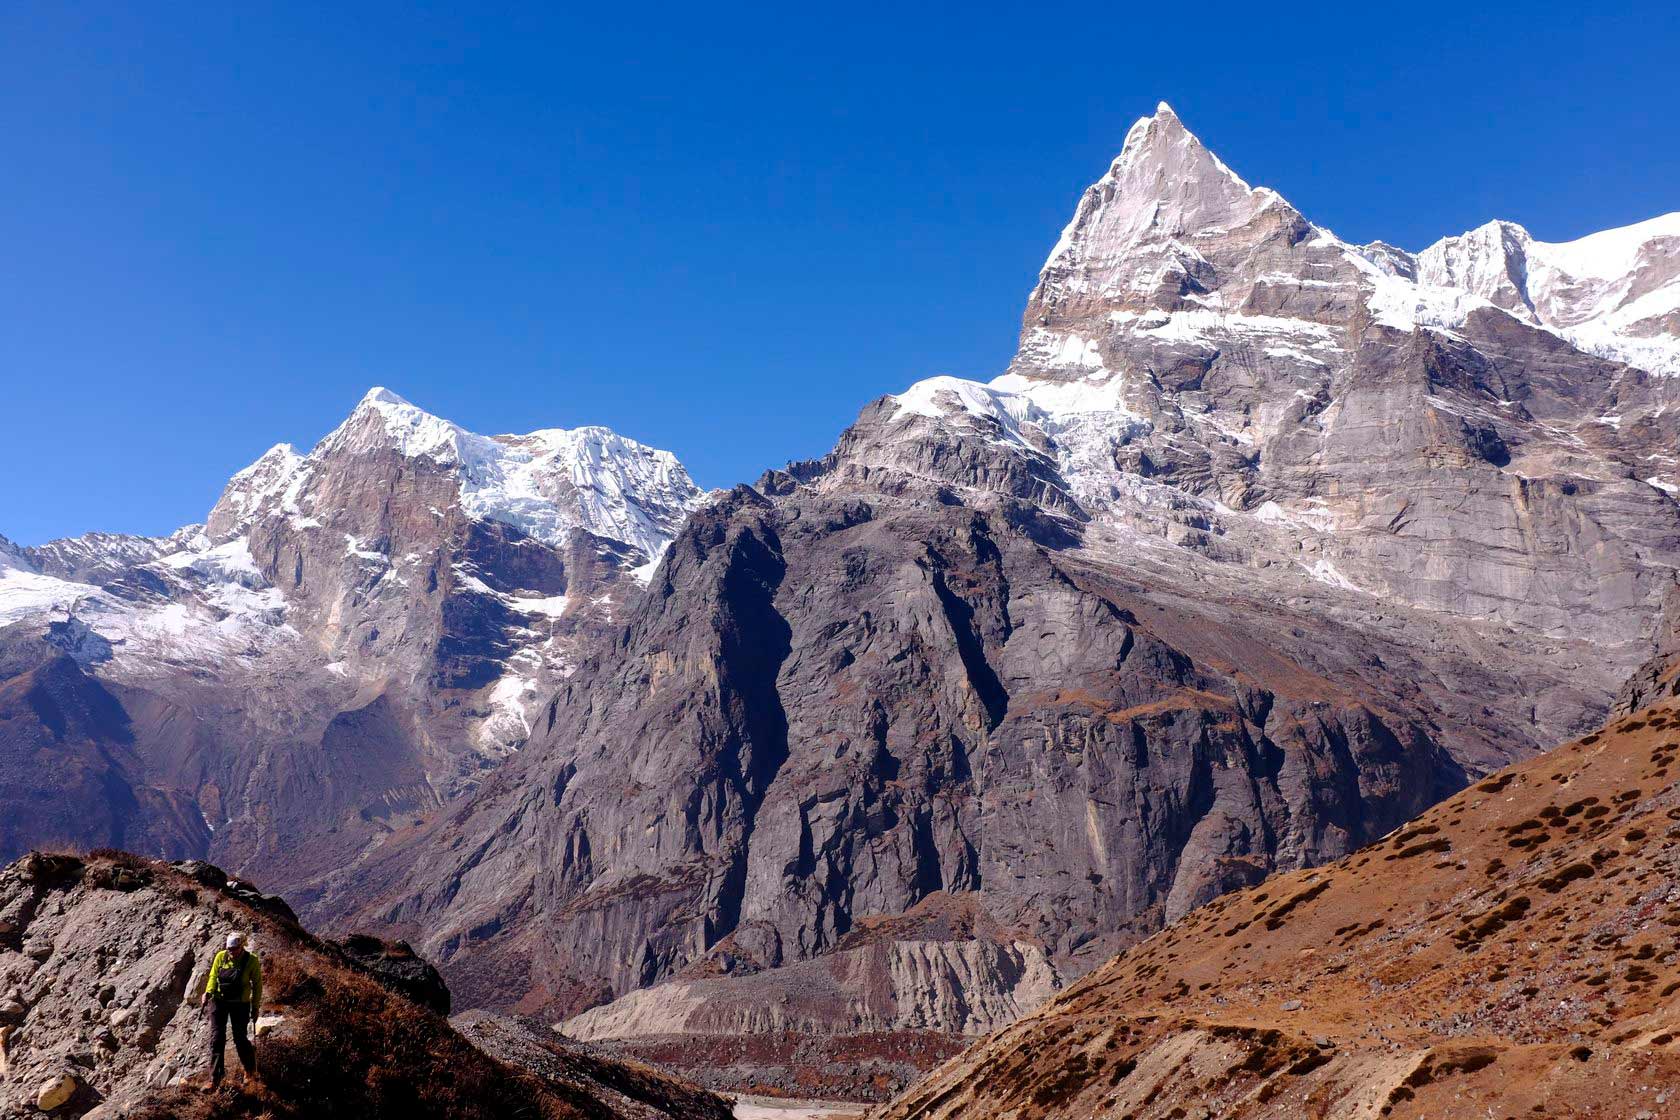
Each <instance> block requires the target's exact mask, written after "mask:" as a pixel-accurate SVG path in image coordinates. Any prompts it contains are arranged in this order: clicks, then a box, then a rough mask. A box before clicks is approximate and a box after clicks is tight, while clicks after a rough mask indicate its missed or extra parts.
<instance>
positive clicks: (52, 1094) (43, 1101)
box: [35, 1073, 76, 1112]
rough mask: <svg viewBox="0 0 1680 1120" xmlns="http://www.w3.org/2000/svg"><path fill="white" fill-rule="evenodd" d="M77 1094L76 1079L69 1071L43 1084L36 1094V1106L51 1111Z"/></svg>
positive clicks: (44, 1110)
mask: <svg viewBox="0 0 1680 1120" xmlns="http://www.w3.org/2000/svg"><path fill="white" fill-rule="evenodd" d="M75 1095H76V1079H75V1078H74V1077H71V1076H70V1075H69V1074H68V1073H61V1074H59V1075H58V1076H57V1077H55V1078H53V1079H52V1080H50V1081H48V1082H47V1083H46V1084H45V1085H42V1086H41V1091H40V1092H38V1093H36V1094H35V1107H36V1108H38V1109H40V1110H41V1111H42V1112H51V1111H52V1110H53V1109H55V1108H57V1107H58V1106H59V1105H61V1104H63V1103H65V1102H66V1101H68V1100H69V1099H70V1098H71V1097H73V1096H75Z"/></svg>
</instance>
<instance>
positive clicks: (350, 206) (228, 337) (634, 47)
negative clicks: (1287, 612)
mask: <svg viewBox="0 0 1680 1120" xmlns="http://www.w3.org/2000/svg"><path fill="white" fill-rule="evenodd" d="M492 7H494V8H495V11H494V12H492V11H490V10H489V9H491V8H492ZM1369 7H1370V6H1367V5H1350V4H1345V3H1339V4H1334V5H1323V6H1318V5H1299V4H1298V5H1293V6H1285V5H1281V4H1274V5H1255V4H1251V3H1244V4H1233V5H1221V4H1217V3H1200V4H1170V5H1152V6H1149V7H1148V8H1147V9H1146V10H1140V9H1139V8H1137V7H1134V6H1131V5H1119V4H1111V5H1102V4H1091V3H1088V2H1085V3H1078V4H1056V3H1040V4H1037V5H1032V6H1023V5H1018V4H1011V5H987V4H984V3H970V4H964V5H945V6H940V5H907V4H894V5H883V6H873V5H864V4H850V5H774V6H762V7H754V6H708V5H684V6H672V7H662V6H660V5H658V4H636V5H626V4H618V5H576V6H564V7H562V6H555V5H533V6H530V7H521V6H517V5H495V6H491V5H453V6H447V7H446V6H439V7H436V8H431V7H429V6H427V5H402V6H389V7H387V6H383V5H379V4H375V3H366V4H357V5H332V6H319V7H316V6H313V5H308V4H303V3H289V4H285V5H275V6H268V5H262V4H256V3H250V4H238V5H229V4H218V5H191V4H172V5H167V6H165V5H142V4H120V5H104V4H96V3H89V4H78V5H68V4H60V3H33V2H29V0H23V2H16V0H14V2H12V3H8V4H6V5H4V6H0V480H3V481H0V533H3V534H5V535H7V536H10V537H12V538H13V539H15V540H19V541H21V542H24V543H35V542H39V541H42V540H45V539H47V538H49V537H53V536H59V535H66V534H72V533H78V532H83V531H86V530H89V529H96V528H99V529H111V530H122V531H130V532H153V533H155V532H163V531H167V530H169V529H171V528H173V527H175V526H177V525H179V524H182V523H184V522H189V521H193V520H197V519H199V518H201V517H202V516H203V514H204V512H205V511H206V510H207V509H208V507H209V506H210V504H211V503H212V502H213V501H214V500H215V497H216V495H217V493H218V492H219V490H220V488H221V485H222V483H223V482H224V481H225V480H226V478H227V476H228V475H229V474H231V473H232V472H233V471H234V470H237V469H238V468H239V467H241V466H243V465H244V464H246V463H248V462H249V461H250V460H252V459H254V458H255V457H256V456H257V455H258V454H260V453H261V452H262V451H263V450H264V449H265V448H267V447H268V446H269V445H271V444H273V443H275V442H278V441H281V440H289V441H292V442H294V443H297V444H299V445H302V446H306V447H307V446H308V445H309V444H311V443H313V442H314V441H315V440H316V439H318V438H319V437H320V436H321V435H323V434H324V433H325V432H326V431H328V430H329V429H330V428H332V427H333V426H334V425H335V424H336V423H337V422H338V420H339V419H341V418H342V416H343V415H344V414H345V413H346V412H347V411H348V410H349V409H350V408H351V407H352V406H353V405H354V403H355V401H356V400H357V399H358V398H359V397H360V396H361V394H362V392H363V391H364V390H365V389H366V388H367V387H368V386H370V385H373V384H385V385H388V386H390V387H391V388H393V389H395V390H397V391H398V392H400V393H402V394H404V395H405V396H407V397H409V398H410V399H412V400H414V401H415V402H416V403H418V404H420V405H422V406H424V407H426V408H428V409H430V410H432V411H434V412H437V413H439V414H440V415H444V416H447V417H449V418H451V419H453V420H455V421H457V422H459V423H461V424H463V425H465V426H467V427H469V428H473V429H475V430H479V431H486V432H496V431H508V430H519V431H524V430H529V429H532V428H537V427H547V426H571V425H576V424H583V423H601V424H607V425H609V426H611V427H614V428H616V429H618V430H619V431H621V432H623V433H625V434H626V435H630V436H634V437H636V438H638V439H642V440H644V441H646V442H649V443H652V444H655V445H657V446H661V447H668V448H671V449H672V450H674V451H676V452H677V453H678V454H679V455H680V456H681V457H682V458H683V460H684V461H685V462H686V463H687V464H688V465H689V468H690V470H691V471H692V472H693V474H694V475H695V477H696V479H697V480H698V481H700V482H701V483H702V484H705V485H725V484H728V483H731V482H734V481H738V480H751V479H752V478H754V477H756V476H757V475H758V473H759V472H760V471H761V470H762V469H763V468H764V467H766V466H769V465H779V464H780V463H782V462H784V461H786V460H787V459H789V458H798V457H805V456H810V455H817V454H821V453H822V452H824V451H826V450H827V448H828V447H829V445H830V444H831V443H832V441H833V439H834V437H835V435H837V434H838V432H839V431H840V430H841V428H843V427H844V426H845V424H846V423H848V422H849V421H850V420H851V418H852V417H853V416H854V415H855V414H856V412H857V410H858V408H859V407H860V406H861V405H862V404H863V403H864V402H865V401H867V400H869V399H871V398H872V397H875V396H877V395H879V394H881V393H885V392H890V391H893V390H896V389H900V388H902V387H903V386H905V385H906V384H908V383H909V382H911V381H913V380H916V379H917V378H920V377H924V376H928V375H931V374H935V373H955V374H959V375H964V376H973V377H990V376H992V375H994V374H996V373H997V372H1000V371H1001V369H1002V367H1003V366H1004V365H1005V364H1006V363H1007V361H1008V358H1009V355H1010V353H1011V351H1012V349H1013V345H1014V341H1015V335H1016V331H1017V329H1018V325H1019V316H1020V312H1021V307H1022V305H1023V302H1024V300H1025V298H1026V295H1027V292H1028V290H1029V289H1030V288H1031V286H1032V282H1033V279H1034V275H1035V272H1036V270H1037V268H1038V266H1039V265H1040V264H1041V263H1042V261H1043V257H1044V254H1045V253H1046V252H1047V251H1048V249H1049V247H1050V245H1051V244H1052V243H1053V242H1054V241H1055V238H1056V234H1057V233H1058V232H1059V230H1060V228H1061V226H1062V225H1063V224H1064V223H1065V221H1066V220H1067V218H1068V216H1069V215H1070V214H1071V212H1072V209H1073V205H1074V202H1075V201H1076V200H1077V198H1078V196H1079V193H1080V192H1081V190H1083V188H1084V187H1085V185H1086V184H1087V183H1089V182H1090V181H1091V180H1093V179H1095V178H1096V177H1097V176H1099V175H1100V174H1101V173H1102V171H1103V169H1104V168H1105V167H1106V165H1107V163H1108V161H1109V160H1110V158H1112V156H1113V155H1114V153H1115V151H1116V150H1117V148H1118V146H1119V144H1120V141H1121V139H1122V138H1123V137H1124V135H1125V132H1126V129H1127V127H1128V126H1129V125H1130V124H1131V122H1132V121H1133V120H1134V119H1135V118H1137V117H1139V116H1141V115H1144V114H1147V113H1148V112H1150V111H1151V110H1152V109H1153V107H1154V105H1155V103H1156V102H1157V101H1158V100H1161V99H1165V100H1167V101H1169V102H1171V103H1172V105H1173V106H1174V108H1176V109H1177V110H1178V112H1179V115H1180V116H1181V117H1182V118H1183V119H1184V121H1185V122H1186V124H1188V125H1189V127H1190V128H1191V129H1192V130H1194V131H1195V132H1197V133H1198V134H1200V135H1201V136H1202V138H1203V139H1204V140H1206V141H1207V142H1208V144H1209V145H1210V146H1211V147H1213V149H1214V150H1215V151H1217V152H1218V153H1219V154H1220V155H1221V156H1222V157H1223V158H1224V159H1225V161H1226V162H1227V163H1229V164H1230V165H1231V166H1232V167H1233V168H1235V169H1236V170H1237V171H1238V172H1239V173H1240V174H1242V175H1243V176H1244V177H1246V178H1247V179H1249V180H1250V181H1251V182H1254V183H1257V184H1265V185H1268V186H1272V187H1275V188H1276V189H1278V190H1279V191H1281V192H1282V193H1283V194H1284V195H1285V196H1286V197H1287V198H1289V199H1290V200H1291V201H1292V202H1294V203H1295V204H1296V205H1297V206H1299V207H1300V208H1301V209H1302V210H1304V211H1305V212H1306V214H1307V215H1308V216H1309V217H1310V218H1312V219H1313V220H1315V221H1317V222H1319V223H1321V224H1324V225H1328V226H1330V227H1331V228H1332V229H1334V230H1335V231H1336V232H1337V233H1339V234H1341V235H1342V236H1344V237H1348V238H1352V239H1358V240H1367V239H1371V238H1375V237H1382V238H1384V239H1386V240H1389V241H1393V242H1396V243H1398V244H1401V245H1404V246H1406V247H1409V248H1414V249H1416V248H1421V247H1423V246H1424V245H1425V244H1427V243H1428V242H1430V241H1432V240H1434V239H1435V238H1436V237H1437V236H1439V235H1441V234H1445V233H1455V232H1458V231H1460V230H1463V229H1465V228H1468V227H1471V226H1474V225H1478V224H1480V223H1481V222H1483V221H1486V220H1487V219H1489V218H1493V217H1505V218H1509V219H1512V220H1515V221H1520V222H1522V223H1524V224H1525V225H1527V226H1528V227H1529V228H1530V229H1531V230H1532V231H1533V232H1534V233H1535V234H1536V235H1537V236H1539V237H1541V238H1543V239H1548V240H1560V239H1566V238H1570V237H1574V236H1579V235H1581V234H1585V233H1588V232H1591V231H1593V230H1596V229H1601V228H1605V227H1608V226H1613V225H1621V224H1626V223H1628V222H1632V221H1637V220H1640V219H1643V218H1648V217H1651V216H1654V215H1656V214H1659V213H1663V212H1665V211H1669V210H1675V209H1680V124H1677V122H1680V87H1677V86H1676V84H1675V79H1674V67H1675V61H1674V60H1675V58H1676V57H1677V56H1680V15H1677V14H1676V9H1675V6H1674V5H1672V4H1654V3H1653V4H1631V5H1624V6H1622V7H1620V9H1619V10H1618V11H1617V12H1616V13H1614V14H1611V15H1603V14H1596V13H1589V12H1587V11H1586V10H1585V6H1581V5H1567V6H1565V5H1557V6H1555V7H1554V6H1549V5H1546V4H1533V3H1531V4H1523V5H1511V6H1509V7H1504V6H1501V5H1472V4H1464V3H1454V4H1447V5H1436V4H1430V3H1413V4H1409V5H1406V6H1405V10H1404V11H1403V13H1400V14H1388V13H1382V14H1377V13H1373V12H1371V11H1364V10H1361V9H1363V8H1369ZM348 8H353V9H354V10H353V11H347V10H346V9H348Z"/></svg>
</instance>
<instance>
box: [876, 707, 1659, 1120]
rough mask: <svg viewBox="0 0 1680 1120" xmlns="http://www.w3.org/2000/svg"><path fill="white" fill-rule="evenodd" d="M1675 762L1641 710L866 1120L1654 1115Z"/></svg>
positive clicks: (1222, 917) (1153, 944) (1140, 954)
mask: <svg viewBox="0 0 1680 1120" xmlns="http://www.w3.org/2000/svg"><path fill="white" fill-rule="evenodd" d="M1677 754H1680V707H1677V706H1676V704H1675V703H1674V702H1673V701H1672V700H1665V701H1663V702H1662V703H1660V704H1658V705H1657V706H1655V707H1653V708H1651V709H1650V710H1649V711H1646V712H1642V713H1640V714H1639V715H1637V716H1634V717H1630V718H1622V719H1619V720H1617V721H1615V722H1614V723H1612V724H1611V725H1610V726H1608V727H1606V728H1605V729H1604V730H1603V731H1602V732H1595V733H1593V734H1590V735H1587V736H1586V737H1584V738H1583V739H1581V740H1580V741H1579V742H1575V743H1570V744H1567V745H1565V746H1563V747H1559V748H1558V749H1557V750H1555V751H1552V752H1550V753H1548V754H1546V755H1544V756H1542V757H1540V758H1537V759H1534V760H1532V761H1529V762H1527V763H1523V764H1521V765H1518V766H1515V767H1512V768H1510V769H1508V770H1505V771H1502V772H1500V773H1499V774H1497V775H1495V776H1493V777H1490V778H1488V779H1487V780H1484V781H1482V782H1480V783H1479V784H1477V785H1476V786H1474V787H1473V788H1471V789H1469V790H1466V791H1464V792H1463V793H1461V794H1459V795H1457V796H1456V797H1454V798H1452V799H1451V800H1449V801H1447V802H1445V803H1443V804H1441V805H1438V806H1436V807H1435V808H1433V809H1431V810H1430V811H1429V812H1428V813H1426V814H1425V815H1424V816H1423V817H1421V818H1420V819H1418V820H1417V821H1415V822H1412V823H1411V824H1409V825H1407V826H1406V827H1405V828H1404V829H1401V830H1399V831H1398V832H1396V833H1395V834H1394V835H1392V836H1389V837H1385V838H1384V839H1383V840H1382V841H1381V842H1380V843H1378V844H1374V845H1372V846H1371V847H1369V848H1367V849H1365V850H1364V851H1362V852H1359V853H1357V854H1356V855H1353V856H1351V857H1348V858H1345V859H1342V860H1340V861H1337V862H1336V863H1334V864H1332V865H1330V866H1328V867H1325V868H1321V869H1318V870H1314V871H1306V872H1296V873H1292V874H1288V875H1282V876H1279V877H1277V878H1275V879H1273V880H1272V881H1270V882H1268V883H1266V884H1265V885H1264V886H1263V887H1259V888H1251V889H1249V890H1245V891H1242V892H1239V893H1236V894H1232V895H1227V896H1226V897H1224V898H1221V899H1219V900H1218V901H1216V902H1213V903H1211V904H1209V905H1208V906H1206V907H1203V908H1202V909H1200V910H1198V911H1196V912H1195V913H1193V914H1191V915H1189V916H1188V917H1186V918H1185V919H1184V920H1183V921H1181V922H1179V923H1178V924H1177V925H1174V926H1172V927H1170V928H1169V929H1167V930H1165V931H1163V932H1161V933H1159V934H1157V935H1156V936H1154V937H1152V938H1150V939H1149V940H1148V941H1146V942H1144V943H1143V944H1141V945H1138V946H1135V947H1134V948H1132V949H1129V950H1128V951H1127V952H1126V953H1124V954H1123V955H1122V956H1120V957H1118V958H1117V959H1115V960H1114V961H1112V962H1110V963H1109V964H1107V965H1105V966H1103V967H1102V968H1101V969H1098V970H1097V971H1096V972H1094V973H1093V974H1092V975H1090V976H1088V977H1086V978H1085V979H1084V980H1082V981H1080V982H1079V983H1078V984H1076V985H1074V986H1073V987H1072V988H1071V989H1069V990H1068V991H1067V992H1064V993H1063V994H1062V995H1060V996H1059V997H1057V999H1056V1000H1055V1001H1054V1002H1052V1003H1051V1004H1049V1005H1048V1006H1047V1007H1045V1008H1044V1009H1043V1010H1041V1011H1039V1012H1037V1013H1036V1014H1034V1015H1031V1016H1028V1017H1027V1018H1025V1019H1023V1020H1022V1021H1021V1022H1019V1023H1017V1024H1015V1025H1014V1026H1013V1027H1010V1028H1009V1029H1007V1030H1004V1031H1002V1032H1000V1033H999V1034H997V1035H996V1036H994V1037H993V1038H991V1039H988V1040H987V1041H986V1042H984V1043H982V1044H980V1045H978V1046H976V1047H974V1048H973V1049H972V1050H970V1051H968V1052H966V1053H964V1054H962V1055H961V1056H960V1057H958V1058H956V1059H954V1060H953V1061H951V1062H950V1063H948V1064H947V1065H945V1066H944V1067H942V1068H941V1069H939V1070H938V1071H937V1072H936V1073H934V1074H933V1075H932V1076H930V1077H929V1078H927V1079H926V1080H925V1081H923V1082H921V1083H920V1084H918V1085H916V1086H915V1087H913V1088H912V1089H911V1090H909V1091H908V1092H906V1093H905V1094H904V1095H903V1096H902V1097H900V1098H899V1099H898V1100H897V1101H896V1102H894V1103H893V1104H892V1105H891V1106H890V1107H887V1108H883V1109H881V1110H880V1111H878V1112H877V1113H874V1114H873V1115H874V1117H875V1120H912V1118H914V1120H936V1118H942V1117H948V1118H953V1120H954V1118H957V1117H971V1116H986V1117H995V1118H997V1120H1026V1118H1028V1117H1030V1118H1032V1120H1060V1118H1064V1117H1065V1118H1069V1120H1071V1118H1074V1117H1080V1118H1084V1117H1091V1116H1109V1115H1114V1116H1119V1115H1129V1116H1133V1117H1136V1118H1138V1120H1166V1118H1169V1117H1185V1116H1203V1117H1208V1116H1219V1117H1229V1118H1231V1120H1258V1118H1262V1117H1270V1118H1278V1120H1284V1118H1291V1120H1293V1118H1295V1117H1301V1116H1314V1117H1322V1118H1324V1120H1368V1118H1372V1117H1378V1116H1391V1117H1395V1118H1407V1117H1425V1116H1470V1115H1475V1116H1528V1115H1535V1116H1538V1115H1541V1114H1545V1115H1548V1116H1558V1115H1563V1116H1627V1117H1635V1116H1646V1117H1651V1118H1653V1120H1654V1118H1655V1117H1658V1116H1664V1115H1667V1114H1668V1113H1670V1112H1672V1111H1673V1110H1674V1101H1675V1099H1676V1094H1677V1093H1680V1005H1677V1004H1676V1003H1675V1001H1674V999H1673V998H1672V997H1673V993H1674V992H1675V991H1676V990H1680V959H1677V955H1676V951H1675V945H1674V923H1675V921H1676V917H1675V914H1676V912H1677V909H1676V908H1677V907H1680V826H1677V825H1676V824H1675V821H1676V820H1677V819H1680V785H1677V784H1676V782H1675V777H1676V772H1675V770H1674V763H1675V761H1676V757H1677Z"/></svg>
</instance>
